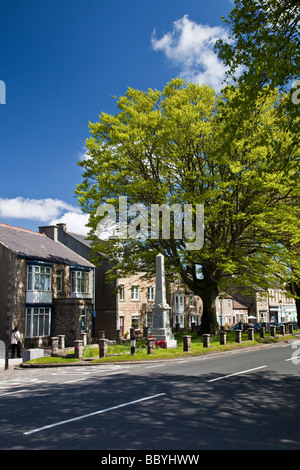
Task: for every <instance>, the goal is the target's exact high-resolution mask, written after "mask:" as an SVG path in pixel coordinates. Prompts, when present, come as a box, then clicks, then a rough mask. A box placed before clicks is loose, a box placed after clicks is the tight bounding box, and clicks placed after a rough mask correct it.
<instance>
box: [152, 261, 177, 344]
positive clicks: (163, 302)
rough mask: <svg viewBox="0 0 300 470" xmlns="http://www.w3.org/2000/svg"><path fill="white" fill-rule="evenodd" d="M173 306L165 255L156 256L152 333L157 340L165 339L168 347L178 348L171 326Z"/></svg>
mask: <svg viewBox="0 0 300 470" xmlns="http://www.w3.org/2000/svg"><path fill="white" fill-rule="evenodd" d="M170 312H171V307H170V306H169V305H168V304H167V295H166V280H165V263H164V257H163V255H161V254H159V255H157V257H156V287H155V303H154V305H153V308H152V328H151V334H152V336H153V337H154V338H155V339H156V341H165V342H166V343H167V348H176V347H177V341H176V340H175V339H174V336H173V334H172V330H171V328H170Z"/></svg>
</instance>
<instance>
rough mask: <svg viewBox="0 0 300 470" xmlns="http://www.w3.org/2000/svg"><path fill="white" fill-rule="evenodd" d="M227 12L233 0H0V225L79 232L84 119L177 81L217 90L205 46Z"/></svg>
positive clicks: (214, 62)
mask: <svg viewBox="0 0 300 470" xmlns="http://www.w3.org/2000/svg"><path fill="white" fill-rule="evenodd" d="M232 8H233V1H232V0H211V1H207V0H185V1H184V2H183V1H182V0H159V1H158V0H151V2H141V1H135V0H134V1H132V0H128V1H126V2H125V1H124V0H123V1H121V0H110V1H107V0H9V1H4V0H2V1H1V3H0V85H1V86H2V90H0V101H1V104H0V158H1V171H0V222H2V223H8V224H9V225H14V226H21V227H22V228H27V229H32V230H38V227H39V226H41V225H48V224H50V223H54V222H57V221H58V222H66V223H67V226H68V228H69V229H70V230H73V231H78V232H79V231H80V232H82V231H84V230H85V229H84V224H85V222H86V218H85V217H83V216H82V214H80V211H79V209H78V207H77V201H76V198H75V197H74V191H75V188H76V186H77V184H78V183H80V182H81V180H82V178H81V170H80V168H78V166H77V164H76V163H77V161H78V160H79V159H81V158H84V153H85V140H86V138H88V137H89V129H88V123H89V121H91V122H95V121H97V120H98V117H99V114H100V113H101V112H102V111H104V112H107V113H111V114H113V113H115V111H116V109H115V100H113V99H112V98H111V97H112V95H116V96H121V95H124V94H125V93H126V89H127V87H133V88H137V89H141V90H147V89H148V88H156V89H160V90H161V89H162V88H163V87H164V85H165V84H166V83H167V82H169V81H170V80H171V79H172V78H174V77H178V76H181V77H182V78H184V79H186V80H190V81H195V82H198V83H204V82H205V83H207V84H208V85H211V86H213V87H214V88H216V89H217V88H218V87H219V86H220V84H221V81H222V78H224V67H223V64H222V63H221V62H220V61H219V60H218V58H217V57H216V56H215V55H214V54H213V52H212V48H213V44H214V42H215V40H216V39H217V38H219V37H226V26H225V24H224V23H223V22H222V15H224V16H225V17H226V16H227V15H228V14H229V13H230V11H231V9H232ZM3 84H4V85H3ZM4 86H5V89H4ZM3 90H5V101H4V99H3ZM1 91H2V95H1ZM1 96H2V98H1Z"/></svg>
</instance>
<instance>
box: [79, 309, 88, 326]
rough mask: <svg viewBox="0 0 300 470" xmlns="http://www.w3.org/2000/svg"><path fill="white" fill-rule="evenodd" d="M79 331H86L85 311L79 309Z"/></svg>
mask: <svg viewBox="0 0 300 470" xmlns="http://www.w3.org/2000/svg"><path fill="white" fill-rule="evenodd" d="M80 330H81V331H87V309H86V308H83V309H81V313H80Z"/></svg>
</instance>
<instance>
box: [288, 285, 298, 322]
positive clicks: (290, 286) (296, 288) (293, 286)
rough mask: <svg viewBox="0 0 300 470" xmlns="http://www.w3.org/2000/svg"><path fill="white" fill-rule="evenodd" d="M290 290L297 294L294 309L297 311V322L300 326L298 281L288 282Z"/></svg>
mask: <svg viewBox="0 0 300 470" xmlns="http://www.w3.org/2000/svg"><path fill="white" fill-rule="evenodd" d="M289 288H290V292H291V293H292V294H293V295H295V296H297V297H296V298H295V304H296V311H297V323H298V327H299V326H300V283H298V282H291V283H290V284H289Z"/></svg>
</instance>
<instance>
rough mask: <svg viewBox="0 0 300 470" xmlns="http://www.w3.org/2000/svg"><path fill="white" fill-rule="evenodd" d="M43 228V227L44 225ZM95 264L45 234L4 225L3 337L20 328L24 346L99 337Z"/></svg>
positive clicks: (0, 252) (0, 276)
mask: <svg viewBox="0 0 300 470" xmlns="http://www.w3.org/2000/svg"><path fill="white" fill-rule="evenodd" d="M40 232H43V228H41V229H40ZM93 310H94V265H93V264H92V263H90V262H89V261H88V260H86V259H85V258H83V257H81V256H80V255H78V254H77V253H75V252H74V251H72V250H71V249H69V248H67V247H66V246H64V245H63V244H62V243H60V242H59V241H58V240H57V237H55V236H54V237H53V239H51V238H49V237H48V236H46V235H45V234H43V233H39V232H32V231H30V230H25V229H21V228H20V227H18V228H16V227H11V226H8V225H7V224H0V339H1V340H4V341H6V342H7V344H9V338H10V334H11V331H12V329H13V328H14V326H16V325H18V326H19V328H20V333H21V338H22V344H23V346H24V347H37V346H44V345H47V344H50V338H51V336H56V335H65V342H66V345H68V344H73V341H74V340H75V339H80V333H81V332H82V331H85V332H86V333H87V338H88V339H90V338H91V337H92V335H93V331H92V330H93V322H92V313H93Z"/></svg>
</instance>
